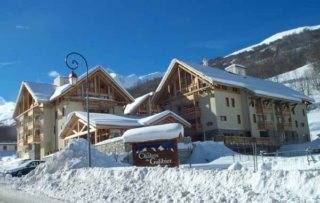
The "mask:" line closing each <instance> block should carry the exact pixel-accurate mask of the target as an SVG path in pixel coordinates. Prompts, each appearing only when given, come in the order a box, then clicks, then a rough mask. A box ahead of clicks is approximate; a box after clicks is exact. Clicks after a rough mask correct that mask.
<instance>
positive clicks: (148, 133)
mask: <svg viewBox="0 0 320 203" xmlns="http://www.w3.org/2000/svg"><path fill="white" fill-rule="evenodd" d="M180 135H183V126H182V125H181V124H179V123H169V124H164V125H155V126H148V127H142V128H134V129H130V130H127V131H126V132H125V133H124V134H123V135H122V137H123V140H124V142H146V141H153V140H169V139H174V138H177V137H179V136H180Z"/></svg>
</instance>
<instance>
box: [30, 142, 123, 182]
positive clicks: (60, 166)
mask: <svg viewBox="0 0 320 203" xmlns="http://www.w3.org/2000/svg"><path fill="white" fill-rule="evenodd" d="M91 158H92V159H91V160H92V166H93V167H114V166H120V165H121V164H120V163H117V162H116V160H114V158H113V157H109V156H106V155H105V154H103V153H101V152H99V151H98V150H96V149H94V148H91ZM87 166H88V141H87V140H85V139H74V140H71V141H70V143H69V144H68V146H67V147H66V148H65V149H63V150H61V151H59V152H57V153H55V154H53V155H51V156H49V157H48V158H47V159H46V161H45V163H44V164H41V165H39V166H38V167H37V168H36V169H35V170H34V171H33V172H31V173H30V174H28V175H27V176H26V179H25V180H26V181H27V182H28V181H29V180H32V179H39V178H42V177H43V176H45V175H48V174H54V173H57V174H61V173H64V172H65V171H69V170H71V169H77V168H84V167H87Z"/></svg>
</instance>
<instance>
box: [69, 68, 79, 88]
mask: <svg viewBox="0 0 320 203" xmlns="http://www.w3.org/2000/svg"><path fill="white" fill-rule="evenodd" d="M77 80H78V76H77V74H76V73H75V72H74V71H71V73H70V74H69V84H70V85H75V84H76V83H77Z"/></svg>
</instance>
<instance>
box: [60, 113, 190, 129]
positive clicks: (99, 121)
mask: <svg viewBox="0 0 320 203" xmlns="http://www.w3.org/2000/svg"><path fill="white" fill-rule="evenodd" d="M169 115H170V116H173V117H175V118H176V119H177V120H178V121H180V122H181V123H182V124H184V125H186V126H188V127H190V126H191V124H190V123H189V122H188V121H186V120H185V119H183V118H182V117H181V116H179V115H177V114H175V113H173V112H172V111H169V110H166V111H163V112H160V113H157V114H154V115H151V116H147V117H143V118H141V117H137V116H125V115H124V116H119V115H114V114H106V113H90V124H91V125H94V126H97V125H105V126H128V127H139V126H146V125H151V124H153V123H154V122H157V121H161V120H162V119H164V118H165V117H167V116H169ZM73 116H77V117H79V118H80V119H82V120H84V121H86V120H87V113H86V112H83V111H75V112H72V113H70V114H69V115H68V118H67V122H66V123H68V121H69V120H70V119H71V118H72V117H73Z"/></svg>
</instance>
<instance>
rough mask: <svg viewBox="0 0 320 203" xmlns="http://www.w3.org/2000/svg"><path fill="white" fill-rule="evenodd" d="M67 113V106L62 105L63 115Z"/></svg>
mask: <svg viewBox="0 0 320 203" xmlns="http://www.w3.org/2000/svg"><path fill="white" fill-rule="evenodd" d="M65 115H66V107H62V116H65Z"/></svg>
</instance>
